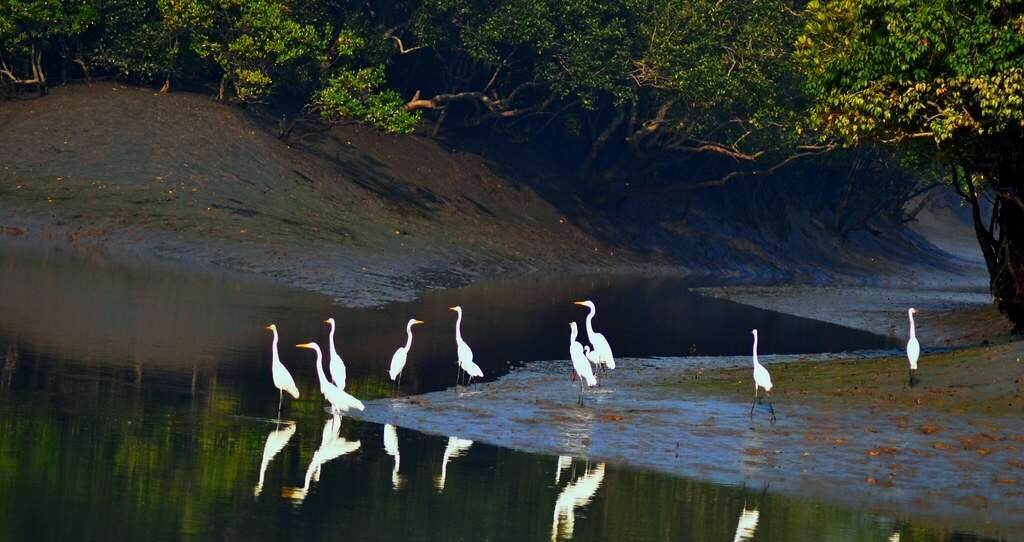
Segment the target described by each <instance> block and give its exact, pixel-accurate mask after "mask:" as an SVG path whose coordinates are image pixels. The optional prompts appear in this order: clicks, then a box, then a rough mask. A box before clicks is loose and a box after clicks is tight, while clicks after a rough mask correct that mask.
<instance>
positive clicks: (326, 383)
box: [295, 343, 365, 413]
mask: <svg viewBox="0 0 1024 542" xmlns="http://www.w3.org/2000/svg"><path fill="white" fill-rule="evenodd" d="M295 346H297V347H299V348H308V349H310V350H312V351H314V352H316V374H317V377H318V378H319V379H320V391H321V393H323V394H324V397H326V398H327V401H328V402H330V403H331V411H332V412H334V413H341V412H347V411H348V410H350V409H356V410H363V409H364V408H365V407H364V406H363V403H362V401H360V400H359V399H356V398H355V397H352V396H351V395H349V394H348V393H346V392H345V391H344V390H342V389H341V388H339V387H338V386H335V385H334V384H332V383H331V381H330V380H327V375H326V374H324V366H323V353H322V352H320V346H319V345H317V344H316V343H305V344H297V345H295Z"/></svg>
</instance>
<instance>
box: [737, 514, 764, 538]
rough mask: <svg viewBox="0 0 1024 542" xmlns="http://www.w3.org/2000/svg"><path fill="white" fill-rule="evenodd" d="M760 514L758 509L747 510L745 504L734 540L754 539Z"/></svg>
mask: <svg viewBox="0 0 1024 542" xmlns="http://www.w3.org/2000/svg"><path fill="white" fill-rule="evenodd" d="M760 516H761V513H760V512H758V511H757V510H747V507H746V506H744V507H743V512H741V513H740V520H739V522H738V523H737V524H736V536H735V537H733V539H732V542H744V541H745V540H753V538H754V531H756V530H757V520H758V519H759V518H760Z"/></svg>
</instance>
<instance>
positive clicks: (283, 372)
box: [267, 324, 299, 419]
mask: <svg viewBox="0 0 1024 542" xmlns="http://www.w3.org/2000/svg"><path fill="white" fill-rule="evenodd" d="M267 330H269V331H273V332H274V343H273V345H271V347H270V350H271V352H272V358H273V361H272V362H271V363H270V370H271V372H273V373H274V386H276V387H277V418H278V419H281V402H282V401H283V400H284V392H288V395H291V396H292V398H294V399H298V398H299V388H297V387H296V386H295V379H294V378H292V375H291V373H289V372H288V369H285V367H284V364H283V363H281V357H280V356H278V355H277V326H276V325H274V324H270V325H269V326H267Z"/></svg>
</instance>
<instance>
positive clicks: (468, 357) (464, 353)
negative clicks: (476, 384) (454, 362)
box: [448, 305, 484, 382]
mask: <svg viewBox="0 0 1024 542" xmlns="http://www.w3.org/2000/svg"><path fill="white" fill-rule="evenodd" d="M448 310H452V311H455V312H456V313H457V314H458V315H459V316H458V317H457V318H456V319H455V347H456V349H457V351H458V355H459V359H458V364H459V368H460V369H462V370H463V371H466V374H468V375H469V381H470V382H472V381H473V377H477V378H483V376H484V372H483V371H482V370H480V366H479V365H477V364H476V363H474V362H473V350H472V349H471V348H470V347H469V345H468V344H466V341H464V340H463V339H462V307H460V306H458V305H456V306H454V307H448Z"/></svg>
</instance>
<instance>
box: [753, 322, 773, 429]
mask: <svg viewBox="0 0 1024 542" xmlns="http://www.w3.org/2000/svg"><path fill="white" fill-rule="evenodd" d="M751 333H753V334H754V356H753V359H754V402H753V403H752V404H751V405H750V415H751V416H753V415H754V406H755V405H757V389H758V388H763V389H764V394H765V395H768V393H769V392H771V391H772V377H771V375H770V374H768V369H765V368H764V365H761V362H759V361H758V360H757V330H756V329H755V330H753V331H752V332H751ZM768 408H770V409H771V411H772V421H773V422H774V421H775V407H774V406H773V405H772V400H771V399H768Z"/></svg>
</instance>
